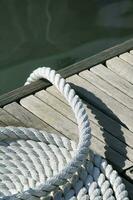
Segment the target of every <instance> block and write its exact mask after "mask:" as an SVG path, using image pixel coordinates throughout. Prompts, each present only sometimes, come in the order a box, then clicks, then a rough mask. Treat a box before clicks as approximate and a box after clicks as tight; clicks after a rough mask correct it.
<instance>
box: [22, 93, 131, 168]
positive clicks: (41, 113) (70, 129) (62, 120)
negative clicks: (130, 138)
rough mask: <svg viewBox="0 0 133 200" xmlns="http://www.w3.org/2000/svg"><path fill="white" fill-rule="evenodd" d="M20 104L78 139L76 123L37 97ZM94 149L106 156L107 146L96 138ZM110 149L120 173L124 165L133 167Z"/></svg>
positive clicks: (70, 136) (111, 158) (109, 156)
mask: <svg viewBox="0 0 133 200" xmlns="http://www.w3.org/2000/svg"><path fill="white" fill-rule="evenodd" d="M31 101H32V105H31V104H30V102H31ZM20 103H21V104H22V106H24V107H26V108H27V109H28V110H29V111H30V112H33V113H34V114H35V115H37V116H39V117H40V118H42V119H43V120H44V121H46V120H48V121H49V123H50V124H52V126H56V127H57V129H58V130H59V131H62V128H63V134H65V135H67V136H68V137H69V138H72V135H75V137H76V138H77V136H78V135H77V126H76V124H74V122H72V121H70V120H69V119H67V118H65V117H64V116H63V115H61V114H60V113H58V112H56V111H55V110H54V109H53V108H51V107H50V106H48V105H46V104H45V103H43V102H42V101H41V100H39V99H38V98H36V97H35V96H29V97H26V98H24V99H22V100H21V101H20ZM37 105H38V106H37ZM39 105H40V106H39ZM38 108H39V109H38ZM46 108H47V109H48V112H47V110H46ZM44 112H45V115H46V118H47V119H46V118H45V117H44ZM57 113H58V114H57ZM51 115H52V117H51ZM59 115H60V116H61V118H60V119H59V118H58V116H59ZM52 118H54V123H53V119H52ZM58 120H60V124H61V126H59V122H58ZM64 126H66V127H68V129H67V130H66V128H65V129H64ZM94 130H96V129H94ZM94 130H93V131H94ZM92 147H93V149H95V151H96V152H97V153H100V154H102V155H104V152H105V149H104V148H105V144H104V143H103V142H102V141H100V140H99V139H97V138H96V137H94V136H93V137H92ZM108 149H109V151H110V153H109V154H108V158H109V160H112V161H114V164H115V165H116V166H117V168H119V170H120V171H121V170H122V169H121V167H120V165H121V166H122V165H123V169H126V168H128V167H129V166H132V162H130V161H129V160H127V159H125V157H123V156H122V155H120V154H119V153H118V152H116V151H114V150H113V149H111V148H110V147H108ZM116 158H119V163H117V162H116ZM118 165H119V166H118ZM124 165H125V166H124Z"/></svg>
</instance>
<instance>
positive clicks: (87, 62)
mask: <svg viewBox="0 0 133 200" xmlns="http://www.w3.org/2000/svg"><path fill="white" fill-rule="evenodd" d="M132 47H133V39H130V40H128V41H126V42H123V43H121V44H118V45H116V46H114V47H112V48H109V49H107V50H104V51H102V52H100V53H98V54H96V55H94V56H91V57H89V58H86V59H84V60H81V61H80V62H78V63H74V64H72V65H70V66H68V67H66V68H64V69H62V70H59V71H58V72H59V73H60V74H61V75H62V76H63V77H65V78H66V77H69V76H71V75H73V74H76V73H79V72H81V71H83V70H85V69H87V68H91V67H92V66H94V65H96V64H99V63H103V62H104V61H105V60H107V59H110V58H112V57H114V56H116V55H118V54H122V53H124V52H126V51H129V50H130V49H132ZM49 85H50V84H49V83H48V82H47V81H41V80H40V81H37V82H35V83H32V84H31V85H28V86H23V87H20V88H17V89H15V90H13V91H11V92H9V93H6V94H3V95H1V96H0V107H2V106H5V105H7V104H9V103H11V102H13V101H18V100H20V99H21V98H23V97H26V96H28V95H29V94H32V93H35V92H37V91H39V90H41V89H44V88H46V87H48V86H49Z"/></svg>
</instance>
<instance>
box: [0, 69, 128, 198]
mask: <svg viewBox="0 0 133 200" xmlns="http://www.w3.org/2000/svg"><path fill="white" fill-rule="evenodd" d="M40 78H45V79H48V80H49V81H50V82H51V83H52V84H54V85H55V86H56V88H57V89H58V90H59V91H60V92H61V94H62V95H63V96H64V97H65V98H66V100H67V101H68V103H69V105H70V106H71V108H72V110H73V112H74V114H75V117H76V120H77V124H78V128H79V142H78V144H76V143H75V142H73V141H71V140H69V139H67V138H66V137H64V136H58V135H55V134H49V133H47V132H45V131H39V130H36V129H33V128H24V127H0V199H2V200H18V199H23V200H27V199H28V200H52V199H54V200H80V199H82V200H102V199H103V200H115V199H117V200H128V194H127V191H126V190H125V186H124V184H123V183H122V180H121V178H120V177H119V176H118V173H117V172H116V171H115V170H113V169H112V167H111V166H110V165H108V163H107V161H106V160H105V159H103V158H102V157H100V156H98V155H96V154H93V153H92V152H91V151H90V149H89V146H90V139H91V129H90V123H89V120H88V116H87V113H86V111H85V109H84V107H83V104H82V102H81V100H80V99H79V97H78V96H77V95H76V94H75V91H74V90H73V89H71V87H70V85H69V84H68V83H66V82H65V79H63V78H62V77H61V76H60V75H59V74H57V73H56V72H55V70H51V69H50V68H45V67H42V68H38V69H37V70H35V71H34V72H33V73H32V74H31V75H30V77H29V78H28V79H27V82H26V85H27V84H30V83H31V82H33V81H36V80H38V79H40Z"/></svg>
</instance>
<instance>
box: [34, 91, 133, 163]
mask: <svg viewBox="0 0 133 200" xmlns="http://www.w3.org/2000/svg"><path fill="white" fill-rule="evenodd" d="M35 96H37V97H38V98H39V99H41V100H42V101H43V102H45V103H46V104H48V105H49V106H51V107H52V108H53V109H55V110H56V111H57V112H59V113H61V114H62V115H63V116H65V117H67V118H68V119H70V120H71V121H73V122H74V123H76V121H75V118H74V115H72V112H71V110H70V108H69V106H68V105H66V104H65V103H64V102H62V101H60V100H59V99H57V98H56V97H54V96H53V95H51V94H49V93H48V92H47V91H43V90H42V91H40V92H38V93H36V94H35ZM90 120H91V118H90ZM90 123H91V127H92V134H93V135H94V136H95V137H97V138H98V139H99V140H101V141H102V142H104V143H107V145H108V146H110V147H111V148H112V149H114V150H115V151H118V152H119V153H120V154H122V155H123V156H125V157H128V158H129V159H130V160H131V161H133V149H132V148H130V147H128V146H127V145H126V144H125V143H123V142H121V141H120V140H118V139H117V138H115V137H113V136H112V135H111V134H110V133H108V132H107V131H105V130H102V129H101V127H100V126H98V125H97V124H95V123H94V122H93V121H90ZM132 139H133V137H132Z"/></svg>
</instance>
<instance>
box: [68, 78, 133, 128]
mask: <svg viewBox="0 0 133 200" xmlns="http://www.w3.org/2000/svg"><path fill="white" fill-rule="evenodd" d="M68 81H70V82H71V83H73V85H75V89H76V91H77V92H78V93H80V95H81V96H82V97H83V98H84V99H85V100H87V101H88V102H89V103H91V104H92V105H93V106H95V107H97V108H98V109H100V110H101V111H102V112H104V113H106V114H107V115H108V116H110V117H111V118H113V119H115V120H116V121H118V122H120V123H122V124H124V125H125V126H126V127H128V128H129V130H131V131H133V123H132V119H133V112H132V111H131V110H130V109H128V108H127V107H125V106H124V105H122V104H121V103H119V102H118V101H116V100H115V99H113V98H112V97H111V96H108V95H107V94H106V93H104V92H103V91H101V90H100V89H98V88H97V87H95V86H94V85H92V84H91V83H90V82H89V81H86V80H85V79H83V78H81V77H79V76H78V75H74V76H72V77H70V78H68ZM123 113H124V114H123Z"/></svg>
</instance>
